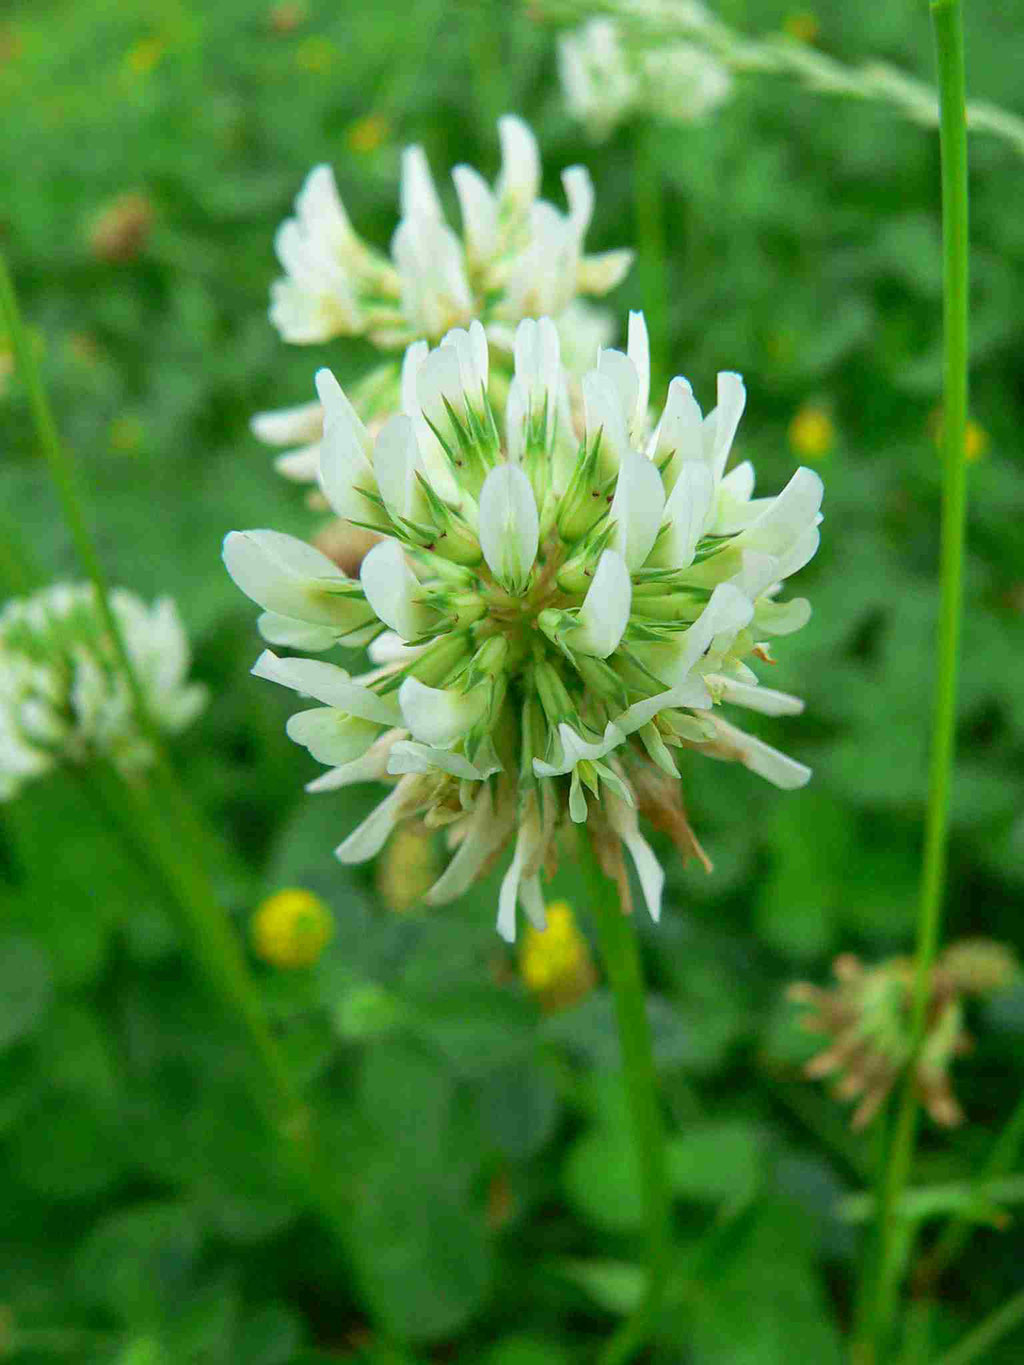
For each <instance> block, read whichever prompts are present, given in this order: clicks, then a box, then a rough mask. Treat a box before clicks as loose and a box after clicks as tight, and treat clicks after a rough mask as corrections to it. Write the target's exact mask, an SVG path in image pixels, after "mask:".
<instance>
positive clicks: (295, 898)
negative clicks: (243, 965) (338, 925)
mask: <svg viewBox="0 0 1024 1365" xmlns="http://www.w3.org/2000/svg"><path fill="white" fill-rule="evenodd" d="M249 928H250V932H251V935H252V946H253V951H254V952H255V953H256V955H257V957H261V958H262V959H263V960H264V962H269V963H270V965H271V966H272V967H283V968H292V967H311V966H312V965H313V963H314V962H317V961H318V960H319V958H320V955H321V953H322V952H323V950H324V949H325V948H326V947H327V945H328V943H330V941H331V938H332V937H333V935H334V920H333V919H332V917H331V912H330V910H328V908H327V906H326V905H324V903H323V901H322V900H320V898H319V897H318V896H314V895H313V893H312V892H311V891H303V890H302V889H301V887H289V888H288V889H287V890H286V891H278V892H277V894H276V895H273V896H270V897H268V898H267V900H265V901H263V902H262V904H260V905H259V906H258V907H257V909H256V912H255V914H254V915H253V917H252V920H251V922H250V925H249Z"/></svg>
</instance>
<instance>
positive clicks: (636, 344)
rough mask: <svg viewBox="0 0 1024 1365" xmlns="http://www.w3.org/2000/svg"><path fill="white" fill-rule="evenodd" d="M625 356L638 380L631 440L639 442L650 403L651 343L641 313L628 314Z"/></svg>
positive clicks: (645, 423)
mask: <svg viewBox="0 0 1024 1365" xmlns="http://www.w3.org/2000/svg"><path fill="white" fill-rule="evenodd" d="M626 354H627V355H628V356H629V358H630V360H631V361H632V362H633V368H634V369H635V371H636V376H637V379H638V380H639V388H638V390H637V395H636V407H635V408H634V410H633V414H632V429H633V439H634V440H635V441H637V442H639V440H640V438H641V437H642V436H643V434H644V432H645V430H646V427H647V405H648V404H649V403H650V401H651V343H650V341H649V339H648V336H647V324H646V322H645V321H644V315H643V313H630V315H629V337H628V341H627V344H626Z"/></svg>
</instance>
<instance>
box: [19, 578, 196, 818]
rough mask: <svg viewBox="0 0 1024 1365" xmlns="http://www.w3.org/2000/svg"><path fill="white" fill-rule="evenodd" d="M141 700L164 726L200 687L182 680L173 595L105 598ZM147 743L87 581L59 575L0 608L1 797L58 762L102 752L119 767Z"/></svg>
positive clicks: (177, 722)
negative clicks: (149, 599)
mask: <svg viewBox="0 0 1024 1365" xmlns="http://www.w3.org/2000/svg"><path fill="white" fill-rule="evenodd" d="M110 605H111V609H112V610H113V612H114V615H115V616H116V618H117V622H118V625H119V627H120V630H121V633H122V635H123V637H124V644H125V647H126V649H127V651H128V656H129V658H130V659H131V662H132V665H133V667H134V669H135V672H136V675H137V677H138V680H139V683H140V684H141V687H142V693H143V696H144V698H145V702H146V707H147V710H148V712H149V716H150V718H151V720H152V721H153V723H154V724H155V725H156V726H157V727H158V729H160V730H165V731H168V732H175V731H178V730H182V729H184V728H185V727H186V726H187V725H189V724H190V723H191V722H192V721H193V720H194V719H195V718H196V716H197V715H198V714H199V712H200V711H201V710H202V708H203V706H204V705H205V704H206V689H205V688H204V687H202V686H201V685H199V684H196V683H189V682H188V681H187V676H188V669H189V648H188V640H187V638H186V636H185V631H184V629H183V627H182V624H181V620H180V618H179V617H178V613H177V609H176V608H175V605H174V603H173V602H172V601H171V600H170V598H166V597H165V598H161V599H160V600H159V601H158V602H156V603H155V604H154V605H153V606H152V607H147V606H146V604H145V603H144V602H142V601H141V600H140V599H139V598H138V597H136V596H135V595H134V594H133V593H130V592H126V591H124V590H123V589H115V591H114V592H113V593H112V594H111V598H110ZM152 757H153V755H152V749H151V746H150V744H149V742H148V741H147V739H146V737H145V736H144V735H143V733H142V732H141V730H140V728H139V725H138V722H137V719H136V716H135V711H134V707H133V703H132V697H131V693H130V691H129V689H128V683H127V680H126V678H125V676H124V671H123V669H122V667H121V665H120V663H119V661H118V658H117V654H116V652H115V649H114V646H113V642H112V641H111V639H110V636H109V634H108V632H107V631H106V629H105V627H104V625H103V620H102V617H101V615H100V612H99V610H98V608H97V605H96V597H95V592H94V590H93V588H92V586H91V585H89V584H74V585H72V584H66V583H58V584H53V585H51V586H50V587H47V588H44V589H42V590H41V591H40V592H37V593H34V594H33V595H32V596H31V597H28V598H18V599H15V600H12V601H10V602H8V603H7V605H6V606H5V607H4V609H3V611H2V612H0V800H8V799H10V798H11V797H13V796H15V795H16V794H17V792H18V791H19V790H20V788H21V787H22V786H23V785H24V783H25V782H27V781H29V780H30V779H31V778H33V777H38V776H41V775H42V774H43V773H46V772H49V771H50V770H51V769H52V768H55V767H58V766H59V765H61V764H63V763H85V762H88V761H89V760H91V759H96V758H103V759H107V760H109V761H110V762H112V763H113V764H115V765H116V766H117V767H118V768H119V769H121V771H122V772H129V771H132V770H134V769H138V768H143V767H145V766H146V765H147V764H148V763H149V762H151V760H152Z"/></svg>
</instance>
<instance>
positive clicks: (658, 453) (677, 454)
mask: <svg viewBox="0 0 1024 1365" xmlns="http://www.w3.org/2000/svg"><path fill="white" fill-rule="evenodd" d="M703 425H704V419H703V417H702V416H701V411H700V408H699V406H698V404H697V400H696V399H695V398H694V396H693V390H692V389H691V388H690V385H689V384H688V383H687V381H686V380H685V379H682V378H680V377H678V376H677V377H676V378H675V379H673V380H672V382H671V384H669V386H668V399H667V401H666V403H665V411H664V412H663V413H662V415H661V421H660V422H659V423H658V426H657V430H656V431H655V433H654V436H653V438H652V440H651V445H650V453H651V458H652V459H653V460H654V461H655V462H656V463H657V464H658V465H662V464H664V462H665V461H666V460H668V464H665V472H664V480H665V488H666V489H667V490H668V491H669V492H670V493H671V491H672V489H673V488H674V486H675V482H676V480H677V479H678V478H679V474H680V471H681V470H682V468H683V466H684V465H686V464H689V463H690V462H691V461H698V462H700V463H702V464H703V463H704V462H705V461H704V443H703V436H702V431H703ZM670 457H671V458H670Z"/></svg>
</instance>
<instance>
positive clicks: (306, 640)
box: [256, 611, 338, 654]
mask: <svg viewBox="0 0 1024 1365" xmlns="http://www.w3.org/2000/svg"><path fill="white" fill-rule="evenodd" d="M256 629H257V630H258V631H259V633H260V635H261V636H262V637H263V639H264V640H266V642H267V644H268V645H284V646H285V648H286V649H302V650H311V651H312V652H313V653H314V654H319V653H320V651H321V650H322V649H330V647H331V646H332V645H335V644H337V643H338V631H337V630H336V629H335V628H334V627H333V626H311V625H310V624H309V622H308V621H296V620H293V619H292V617H290V616H279V615H278V614H277V612H274V611H265V612H264V613H263V614H262V616H261V617H260V618H259V620H258V621H257V622H256Z"/></svg>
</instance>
